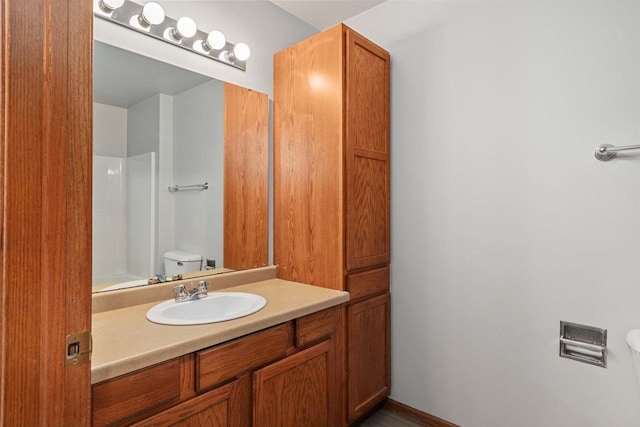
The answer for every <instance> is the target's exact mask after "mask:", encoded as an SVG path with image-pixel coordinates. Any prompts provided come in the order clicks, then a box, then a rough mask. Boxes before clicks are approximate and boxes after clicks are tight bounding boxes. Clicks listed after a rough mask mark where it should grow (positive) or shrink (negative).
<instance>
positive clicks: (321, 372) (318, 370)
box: [253, 341, 335, 427]
mask: <svg viewBox="0 0 640 427" xmlns="http://www.w3.org/2000/svg"><path fill="white" fill-rule="evenodd" d="M334 372H335V371H334V367H333V354H332V344H331V341H324V342H322V343H320V344H317V345H316V346H314V347H311V348H309V349H307V350H304V351H301V352H300V353H297V354H295V355H293V356H289V357H288V358H286V359H283V360H281V361H280V362H276V363H274V364H272V365H269V366H267V367H266V368H263V369H261V370H259V371H256V372H255V373H254V374H253V382H254V416H253V425H254V426H255V427H279V426H307V427H314V426H324V427H332V426H333V424H332V423H333V420H334V413H335V407H334V406H332V405H333V400H332V384H333V383H332V377H333V375H334Z"/></svg>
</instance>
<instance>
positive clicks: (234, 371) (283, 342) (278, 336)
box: [196, 323, 293, 391]
mask: <svg viewBox="0 0 640 427" xmlns="http://www.w3.org/2000/svg"><path fill="white" fill-rule="evenodd" d="M292 340H293V333H292V325H291V323H284V324H282V325H279V326H274V327H272V328H269V329H266V330H264V331H262V332H257V333H255V334H252V335H249V336H246V337H243V338H239V339H237V340H234V341H231V342H229V343H227V344H222V345H218V346H216V347H213V348H211V349H208V350H202V351H199V352H197V353H196V389H197V390H198V391H203V390H206V389H207V388H210V387H213V386H215V385H216V384H220V383H221V382H223V381H226V380H229V379H232V378H234V377H236V376H239V375H241V374H243V373H246V372H247V371H249V370H251V369H254V368H257V367H259V366H263V365H265V364H266V363H268V362H271V361H273V360H277V359H279V358H282V357H284V356H286V354H287V351H288V350H289V349H290V348H292Z"/></svg>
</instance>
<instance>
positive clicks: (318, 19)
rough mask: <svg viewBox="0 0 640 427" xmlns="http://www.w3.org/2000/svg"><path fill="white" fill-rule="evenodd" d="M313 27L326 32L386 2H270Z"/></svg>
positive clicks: (330, 0) (285, 0)
mask: <svg viewBox="0 0 640 427" xmlns="http://www.w3.org/2000/svg"><path fill="white" fill-rule="evenodd" d="M270 1H271V2H272V3H273V4H275V5H276V6H279V7H281V8H282V9H284V10H286V11H287V12H289V13H291V14H292V15H294V16H296V17H298V18H299V19H301V20H303V21H305V22H306V23H308V24H310V25H311V26H313V27H315V28H317V29H319V30H324V29H326V28H329V27H332V26H334V25H336V24H338V23H340V22H342V21H345V20H347V19H349V18H351V17H353V16H356V15H358V14H360V13H362V12H364V11H365V10H368V9H371V8H372V7H374V6H377V5H379V4H380V3H384V2H385V1H386V0H270Z"/></svg>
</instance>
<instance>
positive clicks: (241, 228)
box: [92, 41, 268, 292]
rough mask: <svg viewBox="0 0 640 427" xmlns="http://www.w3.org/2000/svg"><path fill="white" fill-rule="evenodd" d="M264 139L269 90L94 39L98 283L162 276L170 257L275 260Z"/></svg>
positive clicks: (237, 264) (246, 262) (247, 262)
mask: <svg viewBox="0 0 640 427" xmlns="http://www.w3.org/2000/svg"><path fill="white" fill-rule="evenodd" d="M267 139H268V99H267V96H266V95H264V94H260V93H257V92H255V91H251V90H248V89H245V88H241V87H239V86H235V85H231V84H228V83H225V82H222V81H219V80H215V79H211V78H209V77H206V76H202V75H199V74H197V73H193V72H191V71H187V70H184V69H181V68H179V67H175V66H173V65H170V64H166V63H163V62H159V61H156V60H154V59H151V58H147V57H144V56H141V55H138V54H136V53H133V52H129V51H126V50H123V49H119V48H116V47H113V46H110V45H107V44H104V43H100V42H97V41H96V42H94V144H93V147H94V153H93V154H94V155H93V257H92V259H93V261H92V279H93V290H94V292H96V291H104V290H114V289H121V288H125V287H131V286H139V285H143V284H146V283H148V281H149V279H150V278H158V279H159V280H165V279H166V276H167V275H168V274H170V273H172V271H168V270H167V269H166V268H165V264H166V261H165V258H167V257H169V258H170V259H171V261H169V263H175V264H176V265H180V266H181V267H180V268H185V267H184V266H189V270H194V269H195V270H197V271H195V272H192V273H190V274H189V275H190V276H192V277H193V276H197V275H202V274H212V273H218V272H226V271H230V270H238V269H246V268H253V267H260V266H264V265H267V256H268V255H267V246H268V242H267V240H268V237H267V215H268V214H267V210H268V209H267V192H268V187H267V156H268V153H267ZM190 263H191V264H190ZM171 265H172V266H173V267H175V265H174V264H171ZM196 265H197V268H194V266H196Z"/></svg>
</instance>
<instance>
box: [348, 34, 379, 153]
mask: <svg viewBox="0 0 640 427" xmlns="http://www.w3.org/2000/svg"><path fill="white" fill-rule="evenodd" d="M347 46H348V48H347V50H348V51H347V94H348V100H347V108H348V110H347V114H348V117H349V120H347V121H346V123H345V124H346V127H347V138H348V141H349V145H351V146H352V147H355V148H362V149H365V150H370V151H375V152H378V153H382V154H387V153H389V127H388V124H389V117H388V114H389V101H388V99H387V98H386V97H385V94H386V93H387V92H388V78H389V73H388V67H389V54H388V53H387V52H386V51H384V50H383V49H381V48H380V47H378V46H376V45H374V44H373V43H371V42H370V41H369V40H367V39H365V38H364V37H362V36H360V35H359V34H357V33H356V32H354V31H353V30H349V31H347Z"/></svg>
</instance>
